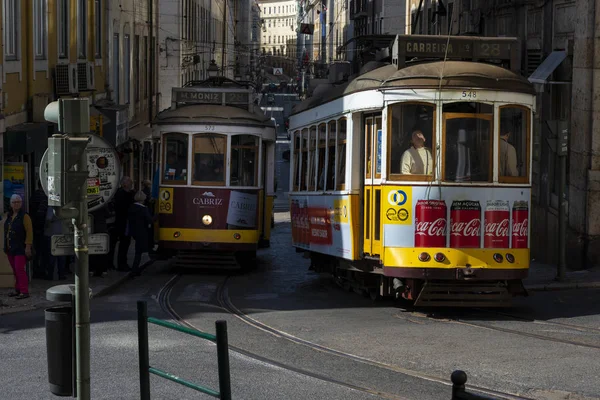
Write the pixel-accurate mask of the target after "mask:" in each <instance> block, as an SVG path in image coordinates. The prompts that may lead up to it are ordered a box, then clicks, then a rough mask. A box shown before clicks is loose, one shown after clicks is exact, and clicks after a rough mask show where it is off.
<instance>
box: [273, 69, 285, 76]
mask: <svg viewBox="0 0 600 400" xmlns="http://www.w3.org/2000/svg"><path fill="white" fill-rule="evenodd" d="M273 75H283V68H273Z"/></svg>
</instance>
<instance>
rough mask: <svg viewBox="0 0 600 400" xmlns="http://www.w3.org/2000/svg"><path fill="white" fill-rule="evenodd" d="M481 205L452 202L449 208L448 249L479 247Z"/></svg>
mask: <svg viewBox="0 0 600 400" xmlns="http://www.w3.org/2000/svg"><path fill="white" fill-rule="evenodd" d="M480 240H481V205H480V204H479V202H478V201H472V200H459V201H453V202H452V206H451V207H450V247H454V248H460V247H463V248H464V247H480V246H481V242H480Z"/></svg>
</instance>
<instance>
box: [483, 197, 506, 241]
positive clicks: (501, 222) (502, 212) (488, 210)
mask: <svg viewBox="0 0 600 400" xmlns="http://www.w3.org/2000/svg"><path fill="white" fill-rule="evenodd" d="M484 226H485V228H484V236H483V247H485V248H486V249H508V238H509V235H508V233H509V230H510V208H509V204H508V201H505V200H488V202H487V204H486V207H485V215H484Z"/></svg>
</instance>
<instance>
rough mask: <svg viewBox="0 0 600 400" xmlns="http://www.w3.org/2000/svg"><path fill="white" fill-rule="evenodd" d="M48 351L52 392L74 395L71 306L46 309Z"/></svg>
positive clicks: (49, 379)
mask: <svg viewBox="0 0 600 400" xmlns="http://www.w3.org/2000/svg"><path fill="white" fill-rule="evenodd" d="M45 314H46V351H47V353H46V354H47V358H48V381H49V383H50V392H52V393H53V394H55V395H57V396H72V395H73V310H72V308H71V307H51V308H48V309H46V313H45Z"/></svg>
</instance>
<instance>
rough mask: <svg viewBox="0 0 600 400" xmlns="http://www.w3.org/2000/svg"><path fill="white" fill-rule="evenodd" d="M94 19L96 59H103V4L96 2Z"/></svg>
mask: <svg viewBox="0 0 600 400" xmlns="http://www.w3.org/2000/svg"><path fill="white" fill-rule="evenodd" d="M94 19H95V20H96V34H95V36H94V41H95V43H96V46H95V47H96V58H102V2H101V1H100V0H96V2H95V10H94Z"/></svg>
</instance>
